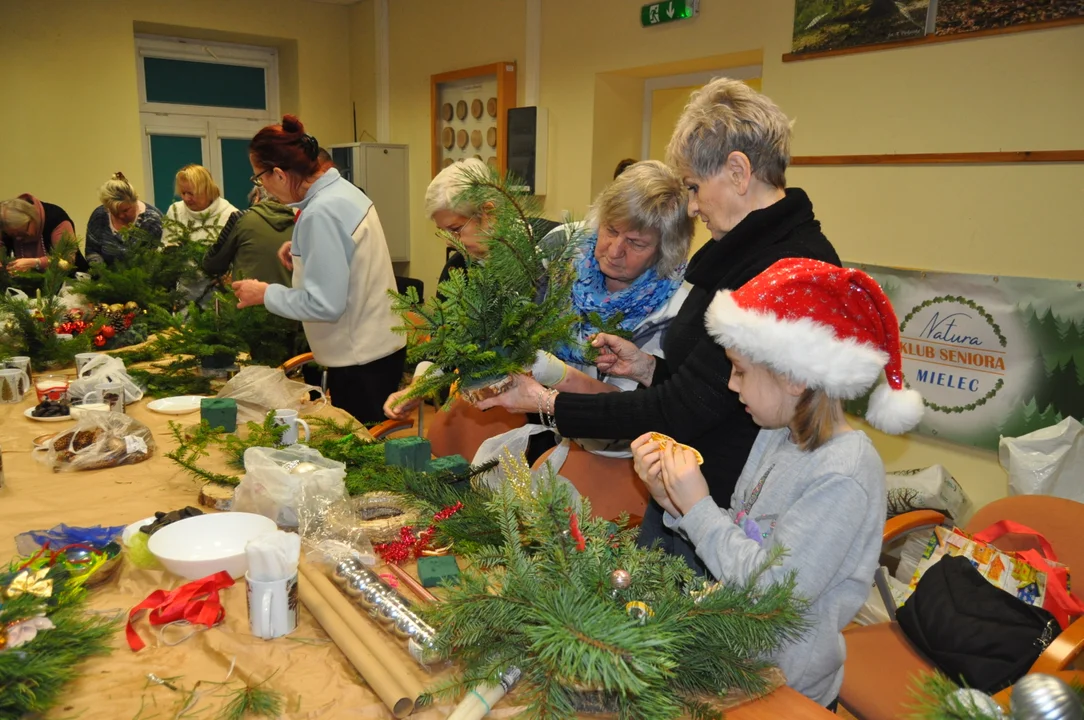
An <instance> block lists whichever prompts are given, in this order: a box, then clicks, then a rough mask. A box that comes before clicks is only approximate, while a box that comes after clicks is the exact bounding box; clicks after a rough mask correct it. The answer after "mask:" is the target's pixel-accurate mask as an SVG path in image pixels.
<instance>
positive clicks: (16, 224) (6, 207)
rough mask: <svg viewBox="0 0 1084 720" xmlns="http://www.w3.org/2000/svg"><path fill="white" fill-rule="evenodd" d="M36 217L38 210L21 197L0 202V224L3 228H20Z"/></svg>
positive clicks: (28, 224)
mask: <svg viewBox="0 0 1084 720" xmlns="http://www.w3.org/2000/svg"><path fill="white" fill-rule="evenodd" d="M37 219H38V211H37V210H36V209H35V208H34V206H33V205H32V204H31V203H28V202H27V201H26V200H23V199H22V198H13V199H11V200H5V201H3V202H0V226H3V228H4V229H5V230H21V229H22V228H25V227H29V226H30V223H32V222H34V221H36V220H37Z"/></svg>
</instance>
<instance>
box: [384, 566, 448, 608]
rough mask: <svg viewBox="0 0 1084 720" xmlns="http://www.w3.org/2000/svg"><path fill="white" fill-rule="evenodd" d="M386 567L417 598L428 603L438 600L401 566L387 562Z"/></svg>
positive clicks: (438, 600) (438, 599)
mask: <svg viewBox="0 0 1084 720" xmlns="http://www.w3.org/2000/svg"><path fill="white" fill-rule="evenodd" d="M388 569H389V570H391V571H392V573H393V574H394V575H395V577H397V578H399V580H400V581H401V582H402V583H403V584H404V585H406V586H407V587H408V588H409V589H410V591H411V592H412V593H414V594H415V595H417V596H418V599H420V600H422V601H424V602H428V603H439V602H440V598H438V597H437V596H436V595H434V594H433V593H431V592H429V591H428V590H426V589H425V588H424V587H422V584H421V583H420V582H418V581H417V580H415V579H414V578H413V576H411V574H410V573H408V572H407V571H406V570H404V569H403V568H401V567H399V566H398V565H396V564H395V563H388Z"/></svg>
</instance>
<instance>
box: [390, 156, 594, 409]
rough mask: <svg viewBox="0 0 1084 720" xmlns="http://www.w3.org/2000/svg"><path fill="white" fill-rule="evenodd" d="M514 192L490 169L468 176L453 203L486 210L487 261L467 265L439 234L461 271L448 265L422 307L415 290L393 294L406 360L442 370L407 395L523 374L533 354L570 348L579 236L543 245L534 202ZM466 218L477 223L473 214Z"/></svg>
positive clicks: (564, 236)
mask: <svg viewBox="0 0 1084 720" xmlns="http://www.w3.org/2000/svg"><path fill="white" fill-rule="evenodd" d="M515 187H516V181H515V180H514V179H512V178H510V177H509V178H502V177H500V176H499V175H498V174H496V173H494V172H492V171H486V172H484V173H474V174H470V175H469V176H468V177H467V178H466V186H465V190H464V191H463V192H462V193H461V194H460V195H459V196H458V198H457V200H456V204H457V205H458V204H463V205H469V206H471V207H478V208H485V222H486V225H485V228H484V232H485V236H486V241H485V242H486V246H487V248H488V252H487V254H486V258H485V259H484V260H483V261H480V262H479V261H473V260H471V259H470V255H469V254H468V253H467V251H466V248H464V247H463V246H462V245H461V244H460V243H459V241H458V239H457V238H455V237H454V236H452V235H448V236H447V237H446V239H447V240H448V241H449V242H450V243H452V244H453V245H454V246H455V247H456V248H457V249H458V250H459V252H460V253H461V254H462V255H463V257H465V258H467V267H466V270H465V271H460V270H456V269H453V270H452V271H451V273H450V277H449V279H448V280H446V281H444V282H442V283H440V285H439V286H438V288H437V293H436V294H434V295H433V296H432V297H430V298H427V299H426V300H425V301H424V302H421V301H419V299H418V295H417V292H416V291H415V290H414V288H408V291H407V292H406V293H404V294H400V293H393V297H394V298H395V302H394V309H395V310H396V311H397V312H399V313H400V314H401V315H402V317H403V324H402V325H401V326H399V327H397V328H395V329H396V330H397V331H398V332H401V333H403V334H405V335H407V336H408V338H409V340H410V342H409V343H408V345H409V350H408V355H407V360H408V362H411V363H416V362H418V361H419V360H429V361H432V362H433V363H434V369H439V370H441V371H442V372H434V371H433V370H434V369H431V370H430V372H428V373H426V374H425V375H424V376H422V377H421V378H419V379H418V380H417V381H415V383H414V384H413V386H412V389H411V392H410V393H409V394H408V397H426V396H432V395H435V394H437V393H439V392H441V391H444V390H446V389H448V388H450V387H451V386H452V384H453V383H455V382H456V381H458V384H459V388H460V389H461V390H462V389H464V388H467V387H471V386H477V385H484V384H487V383H488V382H492V381H495V380H498V379H500V378H502V377H504V376H506V375H509V374H512V373H518V372H523V371H524V369H525V368H529V367H530V366H531V365H532V364H533V363H534V359H535V353H536V352H537V351H538V350H549V351H552V350H555V349H556V348H557V347H558V346H560V345H561V344H563V343H567V342H571V340H572V333H571V327H572V323H573V321H574V320H575V315H574V314H573V313H572V312H571V288H572V282H573V280H574V271H573V268H572V264H571V258H572V255H573V253H574V252H575V250H576V247H577V244H578V243H579V236H578V235H577V234H575V233H572V232H565V233H552V234H551V235H550V237H549V239H548V240H547V242H546V243H545V244H544V245H543V244H542V243H541V242H540V240H541V238H538V237H535V231H534V228H533V226H532V223H531V220H532V219H533V218H535V217H537V215H538V213H539V206H538V201H537V200H536V199H535V198H534V197H532V196H530V195H528V194H526V193H524V192H522V191H520V190H516V189H514V188H515ZM472 220H473V221H474V222H478V223H481V222H483V218H482V217H480V216H479V217H476V218H472ZM452 397H454V395H450V396H449V403H450V402H451V399H452Z"/></svg>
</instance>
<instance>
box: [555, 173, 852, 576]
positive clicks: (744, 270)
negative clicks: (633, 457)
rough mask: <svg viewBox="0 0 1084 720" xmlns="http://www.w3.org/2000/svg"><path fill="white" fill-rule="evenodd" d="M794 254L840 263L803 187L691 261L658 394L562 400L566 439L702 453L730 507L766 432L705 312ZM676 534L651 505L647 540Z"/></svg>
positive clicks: (716, 490)
mask: <svg viewBox="0 0 1084 720" xmlns="http://www.w3.org/2000/svg"><path fill="white" fill-rule="evenodd" d="M788 257H800V258H813V259H815V260H822V261H824V262H829V263H833V264H835V265H839V264H840V262H839V256H838V255H836V251H835V249H834V248H833V247H832V245H831V243H829V242H828V239H827V238H825V236H824V234H823V233H821V227H820V222H818V221H817V219H816V218H815V217H814V216H813V205H812V204H811V203H810V201H809V197H808V196H807V195H806V194H805V192H804V191H802V190H799V189H797V188H791V189H789V190H787V191H786V197H784V198H783V199H782V200H780V201H779V202H777V203H775V204H773V205H770V206H769V207H767V208H764V209H763V210H756V211H754V212H752V213H750V214H749V215H748V216H746V217H745V219H743V220H742V221H741V222H740V223H738V225H737V226H736V227H735V228H734V229H733V230H731V231H730V232H729V233H727V234H726V236H725V237H724V238H723V239H722V240H711V241H709V242H708V243H707V244H706V245H704V247H702V248H701V249H700V250H699V251H698V252H697V253H696V254H695V255H694V256H693V257H692V259H691V260H690V261H689V268H688V270H687V271H686V273H685V280H686V281H688V282H689V283H690V284H691V285H692V286H693V288H692V290H691V291H690V292H689V296H688V297H687V298H686V299H685V302H684V303H683V304H682V306H681V309H680V310H679V311H678V314H677V316H676V317H675V318H674V319H673V320H672V321H671V323H670V327H669V328H667V331H666V336H665V338H664V339H663V351H664V352H665V354H666V359H665V360H662V359H659V360H658V362H657V363H656V366H655V375H654V377H653V379H652V383H651V387H648V388H640V389H637V390H635V391H633V392H622V393H600V394H597V395H580V394H574V393H560V394H559V395H558V396H557V400H556V406H555V409H554V417H555V418H556V419H557V426H558V429H559V431H560V434H561V435H562V436H564V437H590V438H608V439H633V438H636V437H639V436H640V435H642V434H643V433H645V432H661V433H663V434H665V435H669V436H671V437H673V438H674V439H675V440H677V441H678V442H682V443H686V444H688V445H691V446H692V447H695V448H696V449H697V450H699V451H700V453H701V454H702V455H703V456H704V465H703V467H702V468H701V469H702V470H703V472H704V477H705V478H706V479H707V481H708V487H709V489H710V490H711V495H712V497H713V498H714V499H715V502H716V503H718V504H719V505H720V506H722V507H728V506H729V504H730V497H731V495H732V494H733V492H734V485H735V483H737V480H738V476H739V475H740V474H741V471H742V467H744V465H745V461H746V459H747V458H748V456H749V449H750V447H752V444H753V439H754V438H755V437H756V434H757V430H758V428H757V427H756V425H754V424H753V422H752V419H751V418H750V416H749V414H748V413H746V412H745V408H744V407H743V406H742V404H741V403H740V402H738V396H737V395H736V394H735V393H732V392H731V391H730V390H729V389H728V388H727V383H728V382H729V379H730V361H729V360H727V357H726V352H725V351H724V350H723V348H722V347H721V346H720V345H719V344H718V343H716V342H715V341H714V340H713V339H712V338H711V336H710V335H708V332H707V328H706V327H705V325H704V314H705V312H706V311H707V309H708V305H709V304H710V303H711V301H712V300H713V299H714V298H715V294H716V293H717V292H718V291H720V290H736V289H738V288H739V287H741V286H742V285H744V284H745V283H746V282H748V281H749V280H752V279H753V278H754V277H756V276H757V275H759V274H760V273H761V272H763V271H764V270H766V269H767V268H768V267H769V266H770V265H771V264H772V263H774V262H776V261H777V260H781V259H783V258H788ZM653 511H654V512H653ZM656 533H659V534H658V535H656ZM669 535H670V533H669V532H668V531H665V530H664V529H663V528H662V522H661V514H660V512H659V509H658V507H657V506H654V504H653V507H652V508H649V509H648V515H647V516H646V517H645V518H644V527H643V530H642V531H641V540H642V541H649V540H650V539H653V538H654V537H656V536H658V537H661V538H662V539H663V540H664V545H667V546H670V542H671V540H672V539H673V538H670V537H668V536H669ZM677 540H678V541H680V538H677ZM670 549H671V550H674V551H675V552H679V554H683V555H686V557H687V559H690V561H692V558H691V557H690V553H691V548H686V550H687V552H683V551H682V550H681V549H679V548H674V547H672V546H671V547H670ZM697 564H698V563H697Z"/></svg>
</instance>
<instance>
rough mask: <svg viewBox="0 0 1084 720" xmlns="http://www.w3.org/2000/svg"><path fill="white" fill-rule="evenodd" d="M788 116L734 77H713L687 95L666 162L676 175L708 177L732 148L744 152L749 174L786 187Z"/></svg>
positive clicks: (725, 158)
mask: <svg viewBox="0 0 1084 720" xmlns="http://www.w3.org/2000/svg"><path fill="white" fill-rule="evenodd" d="M791 125H792V123H791V121H790V120H789V119H788V118H787V116H786V115H784V114H783V111H782V110H780V109H779V106H778V105H776V104H775V103H774V102H772V101H771V99H770V98H768V96H767V95H763V94H761V93H758V92H757V91H756V90H754V89H753V88H751V87H749V86H748V85H746V84H745V83H743V82H742V81H740V80H731V79H730V78H715V79H714V80H712V81H711V82H710V83H708V84H707V85H705V86H704V87H702V88H700V89H699V90H697V91H696V92H694V93H693V94H692V97H691V98H690V99H689V104H688V105H686V106H685V110H684V111H683V112H682V113H681V117H680V118H679V119H678V122H677V126H676V127H675V128H674V134H673V136H671V138H670V144H669V145H668V146H667V148H666V161H667V162H668V163H670V165H671V166H673V167H674V168H676V169H677V170H678V172H680V173H681V174H682V175H692V176H694V177H699V178H710V177H714V176H715V175H716V174H718V173H719V172H720V171H721V170H722V169H723V166H724V165H725V164H726V160H727V158H728V157H730V153H732V152H741V153H745V155H746V157H748V158H749V164H750V165H751V166H752V168H753V175H754V177H756V178H757V179H759V180H761V181H762V182H765V183H768V184H769V185H771V186H773V187H777V188H785V187H786V186H787V178H786V172H787V166H788V165H789V164H790V130H791Z"/></svg>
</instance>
